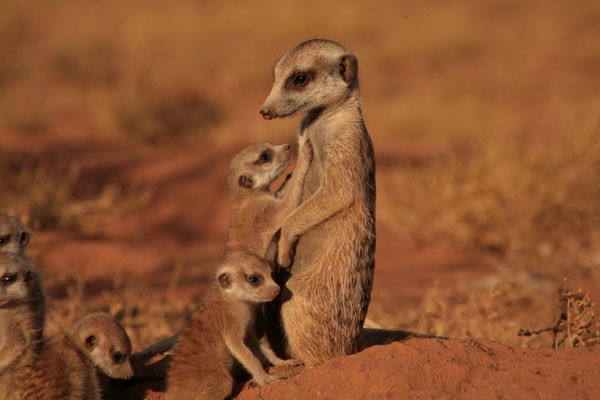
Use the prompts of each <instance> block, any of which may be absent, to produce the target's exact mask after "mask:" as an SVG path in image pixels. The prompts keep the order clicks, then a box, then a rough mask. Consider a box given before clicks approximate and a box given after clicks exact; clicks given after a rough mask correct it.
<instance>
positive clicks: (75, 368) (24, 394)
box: [9, 335, 101, 400]
mask: <svg viewBox="0 0 600 400" xmlns="http://www.w3.org/2000/svg"><path fill="white" fill-rule="evenodd" d="M11 381H12V386H11V388H10V390H11V395H12V396H11V397H9V398H10V399H12V400H46V399H69V400H99V399H100V398H101V396H100V388H99V384H98V378H97V376H96V369H95V368H94V365H93V364H92V362H91V361H90V360H89V359H88V358H87V357H86V356H85V354H84V353H83V352H81V351H79V350H78V349H77V345H76V344H75V342H73V341H72V340H71V338H70V337H69V336H67V335H59V336H56V337H54V338H52V339H50V340H49V341H47V343H46V344H45V346H44V349H43V351H42V354H41V356H40V357H39V359H38V360H36V361H35V362H32V363H30V364H28V365H24V366H21V367H20V368H17V369H15V370H14V371H13V373H12V378H11Z"/></svg>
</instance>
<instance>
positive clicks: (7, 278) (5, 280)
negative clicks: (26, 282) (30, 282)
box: [0, 274, 17, 286]
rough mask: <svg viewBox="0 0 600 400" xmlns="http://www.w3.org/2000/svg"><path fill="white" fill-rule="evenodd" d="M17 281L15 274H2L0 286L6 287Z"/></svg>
mask: <svg viewBox="0 0 600 400" xmlns="http://www.w3.org/2000/svg"><path fill="white" fill-rule="evenodd" d="M16 281H17V274H4V275H2V277H0V285H2V286H8V285H12V284H13V283H15V282H16Z"/></svg>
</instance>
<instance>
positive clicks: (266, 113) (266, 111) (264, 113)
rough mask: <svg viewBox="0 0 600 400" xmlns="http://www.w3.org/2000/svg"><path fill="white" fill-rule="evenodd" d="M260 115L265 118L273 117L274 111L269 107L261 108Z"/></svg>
mask: <svg viewBox="0 0 600 400" xmlns="http://www.w3.org/2000/svg"><path fill="white" fill-rule="evenodd" d="M260 115H262V117H263V118H264V119H273V113H271V110H269V109H267V108H261V109H260Z"/></svg>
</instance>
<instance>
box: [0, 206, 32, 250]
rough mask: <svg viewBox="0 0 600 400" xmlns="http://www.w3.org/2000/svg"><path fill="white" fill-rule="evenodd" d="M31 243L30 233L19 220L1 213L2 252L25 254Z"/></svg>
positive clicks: (0, 242)
mask: <svg viewBox="0 0 600 400" xmlns="http://www.w3.org/2000/svg"><path fill="white" fill-rule="evenodd" d="M28 243H29V232H27V229H25V226H24V225H23V224H22V223H21V221H19V220H18V219H16V218H14V217H12V216H10V215H8V214H5V213H0V252H6V253H14V254H23V252H24V250H25V247H27V244H28Z"/></svg>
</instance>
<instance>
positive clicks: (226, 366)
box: [166, 254, 281, 400]
mask: <svg viewBox="0 0 600 400" xmlns="http://www.w3.org/2000/svg"><path fill="white" fill-rule="evenodd" d="M279 291H280V290H279V286H278V285H277V284H276V283H275V281H273V279H272V278H271V268H270V267H269V266H268V264H266V263H265V262H264V260H263V259H261V258H259V257H257V256H252V255H248V254H238V255H233V256H231V257H228V258H227V259H226V260H225V261H224V262H223V263H222V264H221V265H220V266H219V267H218V269H217V272H216V282H215V283H214V285H213V286H212V288H211V290H210V291H209V293H208V294H207V296H206V297H205V299H204V304H203V305H202V307H201V308H200V309H199V310H197V311H196V312H194V313H193V314H192V316H191V318H190V320H189V321H188V322H187V323H186V324H185V326H184V327H183V329H182V330H181V333H180V335H179V338H178V339H177V343H176V344H175V347H174V354H173V361H172V363H171V366H170V369H169V373H168V378H167V392H166V398H167V399H168V400H178V399H223V398H226V397H227V396H230V395H231V392H232V390H233V383H234V379H233V377H232V370H233V366H234V359H236V360H237V361H239V362H240V363H241V364H242V366H243V367H244V368H245V369H246V370H247V371H248V372H249V373H250V374H251V375H252V377H253V378H254V381H255V382H256V383H257V384H258V385H259V386H263V385H266V384H268V383H271V382H275V381H277V380H279V379H281V377H278V376H274V375H269V374H268V373H267V372H265V370H264V369H263V365H262V363H261V360H259V358H257V356H256V352H257V351H260V350H263V354H264V355H265V356H266V357H267V358H268V359H269V361H271V362H273V363H277V359H276V358H271V356H274V354H272V352H271V351H270V350H267V351H264V348H262V347H261V346H260V345H259V344H258V342H257V340H256V337H255V332H254V323H253V321H254V318H255V315H256V304H258V303H262V302H267V301H271V300H273V299H274V298H275V297H276V296H277V295H278V294H279Z"/></svg>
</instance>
